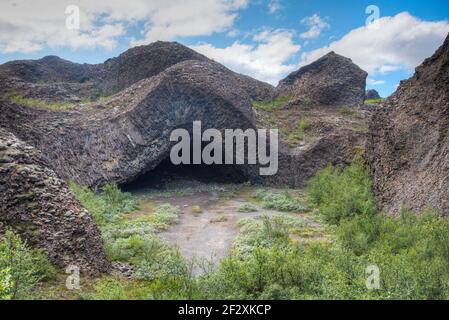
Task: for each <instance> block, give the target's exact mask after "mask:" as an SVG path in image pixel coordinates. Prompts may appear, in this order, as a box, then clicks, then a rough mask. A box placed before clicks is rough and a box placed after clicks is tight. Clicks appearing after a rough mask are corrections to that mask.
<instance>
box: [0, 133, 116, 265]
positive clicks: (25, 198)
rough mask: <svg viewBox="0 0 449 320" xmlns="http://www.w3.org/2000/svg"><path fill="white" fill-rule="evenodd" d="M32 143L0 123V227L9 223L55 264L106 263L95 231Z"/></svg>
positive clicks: (94, 226) (88, 216)
mask: <svg viewBox="0 0 449 320" xmlns="http://www.w3.org/2000/svg"><path fill="white" fill-rule="evenodd" d="M47 161H48V160H47V159H45V158H44V157H43V156H42V154H41V153H40V152H39V151H37V150H36V149H35V148H33V147H31V146H30V145H27V144H26V143H24V142H23V141H21V140H19V139H18V138H17V137H15V136H14V135H13V134H11V133H8V132H6V131H5V130H3V129H1V128H0V194H1V196H0V213H1V214H0V233H1V232H3V231H4V230H3V229H4V228H5V227H6V226H12V227H13V228H14V230H15V231H17V232H19V233H20V234H21V235H23V236H24V237H25V239H27V240H28V241H29V243H31V244H32V245H35V246H37V247H40V248H43V249H44V250H45V251H46V252H47V253H48V256H49V258H50V260H51V261H52V262H53V263H54V264H56V265H57V266H59V267H61V268H66V267H67V266H69V265H77V266H78V267H79V268H80V269H81V270H82V271H84V272H88V273H98V272H107V271H109V269H110V264H109V262H108V261H107V259H106V255H105V253H104V250H103V241H102V238H101V235H100V232H99V230H98V228H97V226H96V224H95V222H94V221H93V219H92V217H91V216H90V215H89V213H88V212H87V210H86V209H84V208H83V207H82V206H81V205H80V203H79V202H78V201H77V200H76V199H75V198H74V196H73V195H72V194H71V193H70V192H69V190H68V188H67V185H66V183H65V182H64V181H62V180H61V179H59V178H58V177H57V175H56V174H55V173H54V172H53V171H52V170H51V169H49V168H48V167H47V163H48V162H47Z"/></svg>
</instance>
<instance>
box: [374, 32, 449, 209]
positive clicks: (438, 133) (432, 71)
mask: <svg viewBox="0 0 449 320" xmlns="http://www.w3.org/2000/svg"><path fill="white" fill-rule="evenodd" d="M448 88H449V37H448V38H447V39H446V41H445V42H444V44H443V46H442V47H441V48H439V49H438V51H437V52H436V53H435V54H434V55H433V56H432V57H431V58H429V59H427V60H425V61H424V63H423V64H422V65H421V66H419V67H418V68H417V69H416V72H415V75H414V76H413V77H412V78H410V79H409V80H407V81H403V82H401V85H400V86H399V88H398V90H397V91H396V92H395V93H394V94H393V95H392V96H391V97H390V98H389V99H388V100H387V101H386V102H385V103H384V107H383V108H382V109H381V110H379V111H378V112H377V113H376V114H375V115H374V116H373V118H372V121H371V123H370V136H369V139H368V146H367V159H368V162H369V164H370V166H371V171H372V175H373V178H374V190H375V194H376V197H377V200H378V203H379V206H380V207H381V209H383V210H385V211H387V212H389V213H392V214H394V213H398V211H399V210H400V208H401V207H406V208H410V209H412V210H415V211H416V212H422V211H423V210H425V209H426V208H433V209H435V210H437V211H440V212H441V213H443V214H445V215H449V90H448Z"/></svg>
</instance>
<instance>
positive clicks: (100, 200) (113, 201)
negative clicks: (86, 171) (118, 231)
mask: <svg viewBox="0 0 449 320" xmlns="http://www.w3.org/2000/svg"><path fill="white" fill-rule="evenodd" d="M69 187H70V191H72V192H73V193H74V194H75V195H76V196H77V198H78V199H79V200H80V202H81V203H82V204H83V206H84V207H86V209H87V210H88V211H89V212H90V213H91V214H92V216H93V217H94V219H95V220H96V221H97V223H98V224H99V225H100V226H103V225H105V224H107V223H111V222H114V221H117V220H120V219H122V218H123V215H124V214H125V213H128V212H130V211H132V210H134V209H136V208H137V202H136V200H135V199H134V198H133V196H132V195H131V194H130V193H125V192H122V191H121V190H120V189H119V188H118V187H117V186H115V185H106V186H105V187H104V189H103V191H102V192H101V193H100V194H99V195H97V194H95V193H94V192H93V191H92V190H90V189H89V188H87V187H80V186H78V185H76V184H75V183H73V182H72V183H70V184H69Z"/></svg>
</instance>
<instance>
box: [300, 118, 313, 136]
mask: <svg viewBox="0 0 449 320" xmlns="http://www.w3.org/2000/svg"><path fill="white" fill-rule="evenodd" d="M309 127H310V123H309V120H308V119H302V120H301V121H300V122H299V124H298V131H297V134H298V138H299V139H300V140H304V138H305V135H306V130H307V129H309Z"/></svg>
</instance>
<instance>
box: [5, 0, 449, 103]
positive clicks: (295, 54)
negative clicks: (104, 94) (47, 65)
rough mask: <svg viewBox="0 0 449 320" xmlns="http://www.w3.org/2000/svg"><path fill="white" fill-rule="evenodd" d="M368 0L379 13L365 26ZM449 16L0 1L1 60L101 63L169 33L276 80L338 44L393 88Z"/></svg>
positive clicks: (353, 6) (285, 6)
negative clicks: (60, 59) (55, 59)
mask: <svg viewBox="0 0 449 320" xmlns="http://www.w3.org/2000/svg"><path fill="white" fill-rule="evenodd" d="M70 5H75V6H76V7H77V8H78V9H79V14H80V15H79V17H80V24H79V28H78V27H74V28H71V29H70V28H68V27H67V19H68V18H73V17H76V14H77V12H76V11H73V8H72V9H70V10H69V11H67V12H66V10H67V7H68V6H70ZM370 5H375V6H376V7H377V8H378V9H379V13H380V15H379V19H376V20H375V21H377V22H375V24H371V25H367V22H366V21H367V18H368V17H369V16H370V15H371V14H372V13H373V11H370V13H368V14H367V13H366V9H367V7H368V6H370ZM448 19H449V1H448V0H427V1H407V0H394V1H393V0H383V1H375V0H371V1H365V0H342V1H335V0H321V1H320V0H302V1H293V0H164V1H163V0H126V1H121V0H109V1H107V2H106V1H92V0H90V1H88V0H70V1H69V0H35V1H25V0H3V1H1V2H0V63H3V62H6V61H9V60H16V59H36V58H40V57H43V56H45V55H58V56H60V57H63V58H65V59H68V60H71V61H75V62H80V63H84V62H86V63H100V62H103V61H104V60H106V59H108V58H110V57H114V56H117V55H119V54H120V53H121V52H123V51H124V50H126V49H128V48H130V47H132V46H134V45H140V44H148V43H150V42H152V41H155V40H167V41H178V42H180V43H183V44H185V45H187V46H190V47H192V48H193V49H195V50H197V51H199V52H201V53H203V54H205V55H207V56H209V57H211V58H213V59H215V60H217V61H219V62H221V63H223V64H225V65H226V66H227V67H229V68H231V69H232V70H234V71H237V72H241V73H245V74H248V75H250V76H253V77H255V78H258V79H260V80H262V81H267V82H270V83H272V84H274V85H275V84H276V83H277V81H278V80H279V79H281V78H283V77H285V76H286V75H287V74H288V73H289V72H291V71H293V70H296V69H297V68H299V67H300V66H302V65H304V64H307V63H310V62H312V61H314V60H315V59H317V58H319V57H320V56H322V55H323V54H325V53H327V52H329V51H330V50H334V51H336V52H337V53H340V54H342V55H345V56H348V57H350V58H351V59H353V61H354V62H356V63H357V64H358V65H359V66H361V67H362V68H363V69H365V70H366V71H368V72H369V77H368V84H367V87H368V88H374V89H376V90H378V91H379V92H380V93H381V95H383V96H387V95H389V94H390V93H392V92H393V91H394V90H395V88H396V86H397V85H398V83H399V81H400V80H402V79H405V78H408V77H409V76H410V75H411V74H412V73H413V69H414V68H415V67H416V66H417V65H419V64H420V63H421V62H422V60H423V59H424V58H426V57H428V56H430V55H431V54H432V53H433V52H434V51H435V50H436V48H438V46H439V45H441V44H442V42H443V40H444V38H445V36H446V35H447V33H448V32H449V23H448ZM70 21H71V22H73V21H75V20H70ZM376 23H377V24H376ZM72 26H73V25H72Z"/></svg>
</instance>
